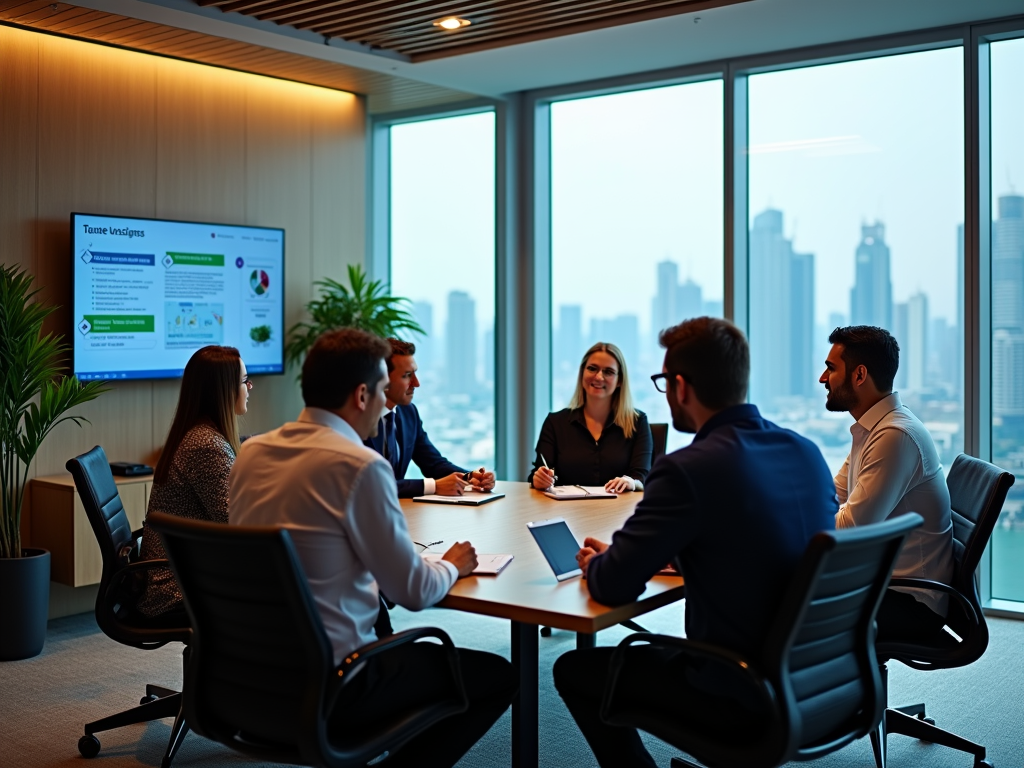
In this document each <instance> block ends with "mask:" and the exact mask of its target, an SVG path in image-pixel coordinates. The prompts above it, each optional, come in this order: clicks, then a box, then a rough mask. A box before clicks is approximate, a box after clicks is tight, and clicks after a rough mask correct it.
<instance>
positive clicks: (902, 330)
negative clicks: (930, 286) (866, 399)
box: [887, 302, 910, 390]
mask: <svg viewBox="0 0 1024 768" xmlns="http://www.w3.org/2000/svg"><path fill="white" fill-rule="evenodd" d="M887 330H888V331H889V333H891V334H892V335H893V336H894V337H896V343H897V344H899V345H900V366H899V368H898V369H897V370H896V378H895V380H894V381H893V386H894V387H895V388H896V389H899V390H903V389H906V388H907V386H908V384H907V382H908V381H909V379H908V378H907V337H908V336H909V335H910V305H909V304H908V303H907V302H900V303H899V304H896V305H895V306H894V307H893V308H892V327H891V328H889V329H887Z"/></svg>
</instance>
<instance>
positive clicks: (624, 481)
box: [604, 475, 636, 493]
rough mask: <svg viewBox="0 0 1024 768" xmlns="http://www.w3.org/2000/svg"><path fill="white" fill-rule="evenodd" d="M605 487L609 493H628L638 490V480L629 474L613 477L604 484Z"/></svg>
mask: <svg viewBox="0 0 1024 768" xmlns="http://www.w3.org/2000/svg"><path fill="white" fill-rule="evenodd" d="M604 489H605V490H606V491H608V492H609V493H628V492H629V491H635V490H636V480H634V479H633V478H632V477H629V476H627V475H623V476H622V477H613V478H612V479H611V480H609V481H608V482H607V483H605V484H604Z"/></svg>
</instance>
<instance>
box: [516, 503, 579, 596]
mask: <svg viewBox="0 0 1024 768" xmlns="http://www.w3.org/2000/svg"><path fill="white" fill-rule="evenodd" d="M526 527H527V528H529V529H530V533H532V534H533V539H534V541H536V542H537V546H538V547H540V551H541V552H543V553H544V559H545V560H547V561H548V565H550V566H551V570H552V571H554V572H555V578H556V579H558V580H559V581H565V580H566V579H571V578H572V577H573V576H581V575H582V574H583V571H581V570H580V566H579V564H578V563H577V562H576V554H577V553H578V552H579V551H580V545H579V544H578V543H577V542H576V537H575V536H573V535H572V531H570V530H569V526H568V524H567V523H566V522H565V520H563V519H562V518H560V517H555V518H552V519H551V520H541V521H540V522H536V523H527V524H526Z"/></svg>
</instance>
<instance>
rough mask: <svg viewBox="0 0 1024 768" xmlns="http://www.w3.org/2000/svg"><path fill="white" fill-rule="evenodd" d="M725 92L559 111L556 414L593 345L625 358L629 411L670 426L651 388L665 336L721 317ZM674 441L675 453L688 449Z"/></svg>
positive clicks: (636, 97)
mask: <svg viewBox="0 0 1024 768" xmlns="http://www.w3.org/2000/svg"><path fill="white" fill-rule="evenodd" d="M722 98H723V97H722V83H721V81H720V80H712V81H707V82H700V83H690V84H686V85H676V86H668V87H663V88H654V89H649V90H643V91H632V92H628V93H618V94H614V95H610V96H598V97H593V98H586V99H577V100H572V101H562V102H556V103H554V104H552V106H551V232H552V243H551V261H552V267H551V301H552V310H553V311H552V324H553V326H554V327H553V329H552V342H553V343H552V368H553V377H552V378H553V382H552V403H551V405H552V408H553V409H554V410H560V409H562V408H564V407H566V406H567V405H568V403H569V399H570V397H571V396H572V393H573V388H574V386H575V382H576V376H577V374H578V371H579V365H580V361H581V359H582V356H583V353H584V352H586V350H587V349H588V348H589V347H590V346H591V345H592V344H593V343H594V342H597V341H604V342H610V343H612V344H615V345H616V346H618V347H619V348H620V349H621V350H622V352H623V354H624V355H625V357H626V368H627V370H628V372H629V376H630V379H631V385H630V389H631V392H632V395H633V402H634V404H635V405H636V407H637V408H639V409H640V410H642V411H644V412H645V413H646V414H647V416H648V419H649V420H650V421H651V422H670V421H671V418H670V416H669V411H668V405H667V403H666V402H665V396H664V395H663V394H660V393H658V392H657V391H656V390H655V389H654V387H653V386H652V385H651V383H650V381H649V379H648V377H649V376H650V374H652V373H658V372H660V371H661V365H662V359H663V350H661V348H660V347H659V346H658V338H657V337H658V332H659V331H661V330H662V329H664V328H666V327H668V326H670V325H675V324H676V323H679V322H681V321H682V320H684V319H686V318H689V317H697V316H700V315H704V314H709V315H715V316H718V317H721V316H722V289H723V283H724V278H723V257H722V229H723V210H722V208H723V205H722V200H723V189H722V176H723V171H722V131H723V128H722V107H723V101H722ZM688 439H689V438H688V437H687V436H683V435H680V434H679V433H677V432H675V431H674V430H671V429H670V430H669V450H673V449H674V448H677V447H680V446H681V445H683V444H684V442H687V441H688Z"/></svg>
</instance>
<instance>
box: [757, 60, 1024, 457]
mask: <svg viewBox="0 0 1024 768" xmlns="http://www.w3.org/2000/svg"><path fill="white" fill-rule="evenodd" d="M963 103H964V91H963V50H962V48H947V49H942V50H933V51H926V52H921V53H912V54H904V55H898V56H885V57H880V58H874V59H867V60H862V61H853V62H844V63H839V64H831V65H824V66H815V67H806V68H800V69H791V70H786V71H781V72H771V73H766V74H759V75H753V76H751V77H750V78H749V166H748V168H749V212H750V240H749V258H750V305H749V306H750V341H751V354H752V366H751V369H752V375H751V379H752V381H751V400H752V401H753V402H755V403H756V404H757V405H758V406H760V407H761V409H762V411H763V413H764V414H765V415H766V416H767V417H768V418H769V419H771V420H773V421H775V422H777V423H779V424H782V425H784V426H787V427H791V428H793V429H795V430H796V431H798V432H800V433H801V434H804V435H807V436H808V437H810V438H811V439H813V440H815V441H816V442H817V444H818V445H819V446H820V448H821V450H822V452H823V453H824V455H825V458H826V460H827V461H828V463H829V465H830V467H831V468H832V469H833V471H835V470H837V469H838V468H839V467H840V466H841V465H842V462H843V460H844V458H845V457H846V455H847V453H848V452H849V450H850V439H851V438H850V431H849V429H850V425H851V423H852V420H851V418H850V415H849V414H846V413H829V412H828V411H826V410H825V392H824V389H823V386H822V385H821V384H819V383H818V377H819V375H820V374H821V372H822V370H824V360H825V356H826V354H827V352H828V349H829V346H830V345H829V343H828V336H829V333H830V332H831V330H832V329H833V328H835V327H836V326H840V325H877V326H882V327H884V328H886V329H888V330H889V331H890V332H891V333H892V334H893V335H894V336H895V337H896V339H897V341H898V342H899V345H900V367H899V373H898V375H897V378H896V382H895V387H896V389H897V390H898V391H899V393H900V395H901V397H902V399H903V402H904V404H906V405H907V406H909V407H910V409H911V410H912V411H913V412H914V413H915V414H916V415H917V416H918V418H920V419H921V421H923V422H924V424H925V425H926V426H927V428H928V429H929V431H930V432H931V434H932V436H933V437H934V438H935V443H936V446H937V447H938V450H939V454H940V456H941V459H942V462H943V464H944V465H945V466H946V467H947V468H948V467H949V466H950V464H951V463H952V461H953V459H954V458H955V457H956V455H957V454H958V453H960V452H961V451H962V450H963V421H964V419H963V404H962V403H963V395H962V389H963V379H964V374H963V367H962V366H963V362H962V361H963V337H964V334H963V298H962V297H963V263H964V261H963V226H962V223H963V220H964V219H963V217H964V191H963V190H964V160H963V158H964V128H963V126H964V115H963ZM1018 125H1020V124H1019V123H1018Z"/></svg>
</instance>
